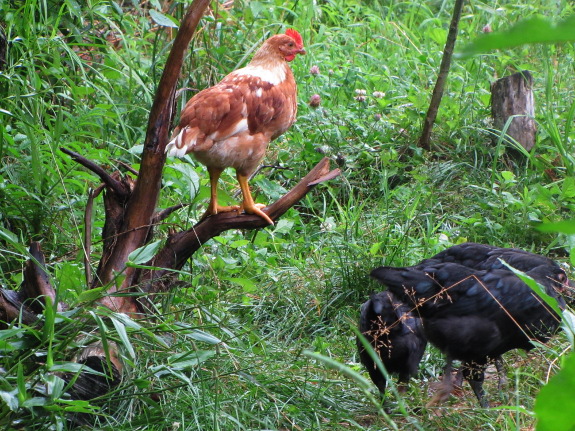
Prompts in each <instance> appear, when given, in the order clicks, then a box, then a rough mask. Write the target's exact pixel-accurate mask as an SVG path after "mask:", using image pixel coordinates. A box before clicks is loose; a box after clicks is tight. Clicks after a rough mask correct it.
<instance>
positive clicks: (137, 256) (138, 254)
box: [128, 240, 162, 265]
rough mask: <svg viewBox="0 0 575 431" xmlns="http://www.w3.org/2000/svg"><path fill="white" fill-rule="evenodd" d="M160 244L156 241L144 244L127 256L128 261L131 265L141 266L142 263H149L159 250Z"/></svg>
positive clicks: (160, 242)
mask: <svg viewBox="0 0 575 431" xmlns="http://www.w3.org/2000/svg"><path fill="white" fill-rule="evenodd" d="M161 244H162V241H161V240H157V241H154V242H151V243H149V244H146V245H145V246H143V247H140V248H137V249H136V250H134V251H133V252H131V253H130V255H129V256H128V260H129V261H130V262H131V263H132V264H133V265H141V264H143V263H146V262H149V261H150V260H152V258H153V257H154V256H155V255H156V252H157V251H158V250H159V249H160V245H161Z"/></svg>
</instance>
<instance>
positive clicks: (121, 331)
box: [110, 316, 136, 359]
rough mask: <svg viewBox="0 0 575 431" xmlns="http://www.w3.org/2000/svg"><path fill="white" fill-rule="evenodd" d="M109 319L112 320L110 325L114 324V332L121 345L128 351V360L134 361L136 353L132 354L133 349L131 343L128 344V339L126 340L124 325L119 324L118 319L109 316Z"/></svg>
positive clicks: (126, 334)
mask: <svg viewBox="0 0 575 431" xmlns="http://www.w3.org/2000/svg"><path fill="white" fill-rule="evenodd" d="M110 319H111V320H112V323H113V324H114V327H115V328H116V332H117V333H118V337H120V340H121V341H122V344H123V345H124V347H125V348H126V350H127V351H128V354H129V355H130V358H132V359H134V358H135V357H136V352H134V347H133V346H132V343H131V342H130V339H129V338H128V333H127V332H126V327H125V326H124V324H123V323H122V322H120V321H119V320H118V319H115V318H114V317H113V316H110Z"/></svg>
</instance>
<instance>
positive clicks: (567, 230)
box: [536, 220, 575, 235]
mask: <svg viewBox="0 0 575 431" xmlns="http://www.w3.org/2000/svg"><path fill="white" fill-rule="evenodd" d="M536 228H537V230H538V231H540V232H544V233H552V232H554V233H564V234H567V235H573V234H575V220H563V221H558V222H554V223H543V224H540V225H539V226H537V227H536Z"/></svg>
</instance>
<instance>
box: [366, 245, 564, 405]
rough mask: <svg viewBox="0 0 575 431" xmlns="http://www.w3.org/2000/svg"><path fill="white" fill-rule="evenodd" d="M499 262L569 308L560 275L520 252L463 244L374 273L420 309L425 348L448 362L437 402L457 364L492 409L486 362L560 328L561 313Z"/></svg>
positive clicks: (551, 264) (537, 258)
mask: <svg viewBox="0 0 575 431" xmlns="http://www.w3.org/2000/svg"><path fill="white" fill-rule="evenodd" d="M502 260H503V261H505V262H507V263H508V264H509V265H510V266H513V267H514V268H516V269H519V270H521V271H523V272H525V273H526V274H527V275H528V276H530V277H531V278H533V279H534V280H535V281H537V282H538V283H539V284H540V285H541V286H543V287H544V288H545V292H546V293H547V294H548V295H549V296H551V297H553V298H555V299H556V300H557V302H558V304H559V306H560V307H564V306H565V302H564V300H563V299H562V298H561V297H560V296H559V295H558V291H561V290H563V289H566V288H567V286H568V279H567V275H566V274H565V272H564V271H563V269H561V267H560V266H559V265H558V264H557V263H555V262H553V261H552V260H550V259H548V258H546V257H543V256H539V255H536V254H533V253H528V252H525V251H522V250H517V249H505V248H498V247H493V246H488V245H482V244H474V243H466V244H462V245H458V246H454V247H451V248H449V249H447V250H445V251H443V252H441V253H439V254H437V255H435V256H434V257H432V258H429V259H426V260H424V261H422V262H421V263H420V264H419V265H416V266H412V267H404V268H392V267H380V268H376V269H374V270H373V271H372V273H371V275H372V276H373V277H374V278H376V279H377V280H378V281H380V282H381V283H383V284H384V285H386V286H387V287H388V289H389V290H390V291H391V292H392V293H394V294H395V295H397V296H398V297H399V298H400V299H401V300H402V301H405V302H406V303H408V304H410V305H411V306H412V307H413V308H415V309H416V311H415V312H416V313H418V314H419V315H420V316H421V317H422V320H423V327H424V333H425V336H426V338H427V340H428V341H429V342H430V343H432V344H433V345H435V346H436V347H438V348H439V349H440V350H441V351H442V352H443V353H445V354H446V356H447V365H446V369H445V373H444V377H443V381H442V385H441V388H440V390H439V391H438V393H437V395H436V397H435V398H434V400H432V402H438V401H442V400H444V399H446V398H447V397H448V396H449V394H450V393H451V391H452V389H453V378H452V374H451V365H452V361H453V360H454V359H458V360H461V361H463V370H462V371H463V377H465V378H466V379H467V380H468V381H469V383H470V385H471V387H472V388H473V391H474V392H475V395H476V396H477V398H478V400H479V403H480V404H481V406H482V407H488V406H489V403H488V401H487V399H486V397H485V394H484V392H483V379H484V372H485V368H486V366H487V364H488V362H489V361H490V360H496V359H498V358H499V357H500V356H501V355H502V354H503V353H505V352H507V351H509V350H512V349H516V348H520V349H525V350H530V349H532V348H533V347H534V345H533V343H532V342H531V341H539V342H546V341H547V340H548V339H549V337H550V336H551V335H552V334H553V333H554V332H555V331H556V329H557V328H558V326H559V322H560V320H561V319H560V317H559V316H558V315H557V313H556V312H555V311H554V310H553V309H552V308H551V307H549V306H548V305H547V304H546V303H545V302H544V301H543V300H542V299H541V298H540V297H539V296H538V295H536V294H535V293H534V292H533V291H532V290H531V288H530V287H529V286H527V285H526V284H525V283H524V282H523V281H522V280H521V279H520V278H519V277H517V276H516V275H515V274H514V273H513V272H512V271H511V270H510V269H508V268H507V267H506V266H505V265H504V264H503V263H502Z"/></svg>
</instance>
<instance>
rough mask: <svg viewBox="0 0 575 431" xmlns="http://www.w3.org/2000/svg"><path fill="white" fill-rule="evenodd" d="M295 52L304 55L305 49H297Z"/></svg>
mask: <svg viewBox="0 0 575 431" xmlns="http://www.w3.org/2000/svg"><path fill="white" fill-rule="evenodd" d="M296 54H301V55H304V54H305V49H304V48H301V49H299V50H298V51H296Z"/></svg>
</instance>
